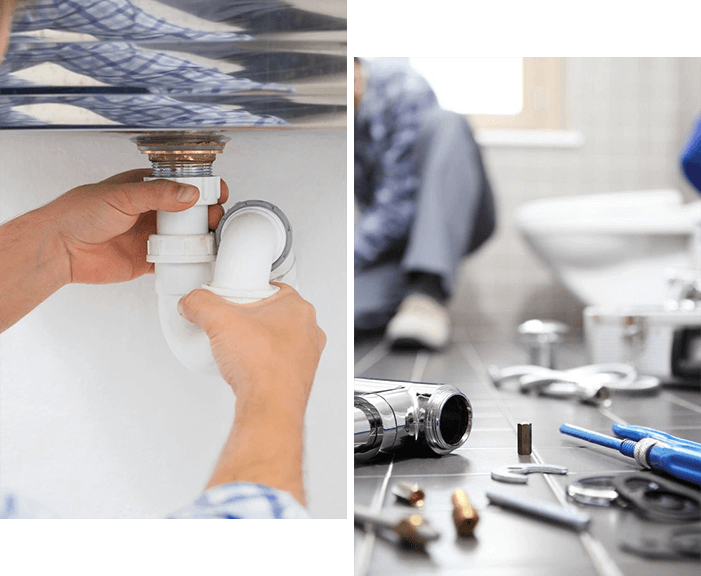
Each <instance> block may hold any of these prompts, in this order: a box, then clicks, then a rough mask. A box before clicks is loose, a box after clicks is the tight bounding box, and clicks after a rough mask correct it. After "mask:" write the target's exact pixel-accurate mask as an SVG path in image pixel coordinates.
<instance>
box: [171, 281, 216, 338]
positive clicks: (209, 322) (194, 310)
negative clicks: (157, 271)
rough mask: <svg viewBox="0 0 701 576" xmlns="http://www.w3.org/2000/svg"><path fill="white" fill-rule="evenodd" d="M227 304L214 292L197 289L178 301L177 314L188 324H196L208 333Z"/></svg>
mask: <svg viewBox="0 0 701 576" xmlns="http://www.w3.org/2000/svg"><path fill="white" fill-rule="evenodd" d="M228 304H229V303H228V302H227V301H226V300H224V299H223V298H222V297H221V296H217V295H216V294H215V293H214V292H212V291H210V290H205V289H204V288H198V289H197V290H193V291H192V292H190V293H189V294H186V295H185V296H183V297H182V298H181V299H180V300H179V301H178V313H179V314H180V315H181V316H182V317H183V318H185V320H187V321H188V322H192V323H193V324H197V325H199V326H201V327H202V328H203V329H204V330H205V332H208V331H209V330H210V329H211V328H213V327H214V325H215V324H216V323H217V321H218V320H219V319H220V318H221V309H222V307H226V306H228Z"/></svg>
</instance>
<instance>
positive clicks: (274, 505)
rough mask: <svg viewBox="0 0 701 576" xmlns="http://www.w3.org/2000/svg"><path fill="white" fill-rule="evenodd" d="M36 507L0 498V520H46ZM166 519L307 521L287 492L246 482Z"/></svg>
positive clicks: (225, 487)
mask: <svg viewBox="0 0 701 576" xmlns="http://www.w3.org/2000/svg"><path fill="white" fill-rule="evenodd" d="M50 517H53V516H52V514H51V513H50V512H48V511H47V510H46V509H44V508H42V506H41V505H40V504H37V503H35V502H32V501H30V500H29V499H26V498H18V497H17V496H16V495H15V494H11V493H5V494H2V495H0V519H9V518H24V519H29V518H50ZM169 518H178V519H180V518H227V519H241V518H256V519H275V518H280V519H288V518H311V516H309V513H308V512H307V509H306V508H304V507H303V506H302V505H301V504H300V503H299V502H297V500H295V498H293V497H292V495H291V494H289V493H288V492H283V491H282V490H277V489H275V488H270V487H268V486H263V485H261V484H252V483H248V482H232V483H231V484H222V485H221V486H215V487H214V488H210V489H209V490H206V491H205V492H204V493H203V494H202V495H201V496H200V497H199V498H198V499H197V500H195V501H194V502H193V503H192V504H190V505H189V506H186V507H185V508H183V509H181V510H179V511H178V512H176V513H175V514H173V515H171V516H169Z"/></svg>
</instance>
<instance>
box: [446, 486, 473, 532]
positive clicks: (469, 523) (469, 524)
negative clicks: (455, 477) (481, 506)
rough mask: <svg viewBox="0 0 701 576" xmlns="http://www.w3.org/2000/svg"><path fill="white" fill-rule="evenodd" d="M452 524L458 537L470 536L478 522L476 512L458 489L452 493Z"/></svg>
mask: <svg viewBox="0 0 701 576" xmlns="http://www.w3.org/2000/svg"><path fill="white" fill-rule="evenodd" d="M452 500H453V522H454V523H455V529H456V530H457V531H458V534H459V535H460V536H472V535H473V534H474V531H475V526H477V522H479V519H480V518H479V515H478V514H477V510H475V509H474V508H473V507H472V504H470V501H469V500H468V499H467V494H465V491H464V490H461V489H460V488H458V489H457V490H456V491H455V492H454V493H453V497H452Z"/></svg>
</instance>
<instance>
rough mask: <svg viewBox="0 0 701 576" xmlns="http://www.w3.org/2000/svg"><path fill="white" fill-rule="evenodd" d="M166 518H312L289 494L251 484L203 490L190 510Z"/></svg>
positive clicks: (187, 507) (238, 483) (188, 508)
mask: <svg viewBox="0 0 701 576" xmlns="http://www.w3.org/2000/svg"><path fill="white" fill-rule="evenodd" d="M169 518H178V519H185V518H256V519H273V518H288V519H294V518H311V516H309V513H308V512H307V510H306V508H304V507H303V506H302V505H301V504H300V503H299V502H297V500H295V498H293V497H292V495H291V494H289V493H288V492H283V491H282V490H277V489H275V488H270V487H268V486H262V485H261V484H252V483H248V482H233V483H231V484H222V485H221V486H215V487H214V488H210V489H209V490H206V491H205V492H204V493H203V494H202V496H200V497H199V498H198V499H197V500H195V501H194V502H193V503H192V504H190V505H189V506H186V507H185V508H183V509H181V510H179V511H178V512H176V513H175V514H173V515H172V516H169Z"/></svg>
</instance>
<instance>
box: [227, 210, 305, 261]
mask: <svg viewBox="0 0 701 576" xmlns="http://www.w3.org/2000/svg"><path fill="white" fill-rule="evenodd" d="M249 206H258V207H259V208H265V209H266V210H270V211H271V212H272V213H273V214H275V215H276V216H277V217H278V218H280V221H281V222H282V225H283V226H284V227H285V247H284V248H283V249H282V254H280V257H279V258H278V259H277V260H275V262H273V265H272V266H271V267H270V270H271V271H272V270H275V269H276V268H278V267H279V266H280V264H282V263H283V262H284V261H285V258H287V256H288V255H289V253H290V251H291V250H292V224H290V221H289V220H288V219H287V216H285V213H284V212H283V211H282V210H280V208H278V207H277V206H275V204H272V203H270V202H266V201H265V200H242V201H241V202H237V203H236V204H234V205H233V206H232V207H231V208H229V210H227V211H226V213H225V214H224V216H222V219H221V220H220V221H219V226H217V232H216V238H217V248H219V245H220V244H221V235H222V230H223V229H224V223H225V222H226V221H227V220H228V219H229V218H231V217H232V216H233V215H234V213H236V212H238V211H239V210H241V209H243V208H247V207H249Z"/></svg>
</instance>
